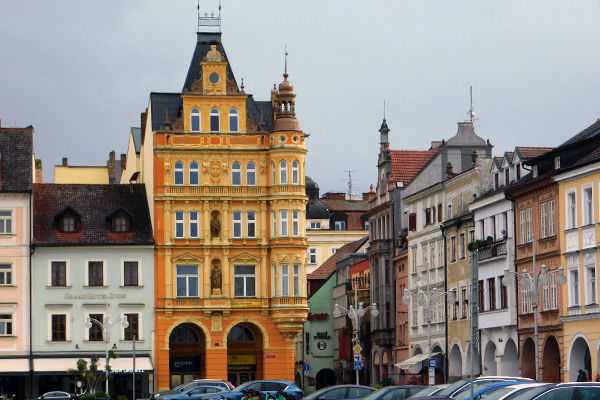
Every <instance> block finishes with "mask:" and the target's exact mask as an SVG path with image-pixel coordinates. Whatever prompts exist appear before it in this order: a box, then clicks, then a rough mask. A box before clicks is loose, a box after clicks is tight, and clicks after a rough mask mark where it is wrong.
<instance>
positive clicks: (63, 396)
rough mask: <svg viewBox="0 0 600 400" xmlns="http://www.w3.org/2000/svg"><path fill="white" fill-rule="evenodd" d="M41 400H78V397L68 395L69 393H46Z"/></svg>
mask: <svg viewBox="0 0 600 400" xmlns="http://www.w3.org/2000/svg"><path fill="white" fill-rule="evenodd" d="M38 399H40V400H76V399H77V395H74V394H71V393H67V392H48V393H44V394H43V395H41V396H40V397H38Z"/></svg>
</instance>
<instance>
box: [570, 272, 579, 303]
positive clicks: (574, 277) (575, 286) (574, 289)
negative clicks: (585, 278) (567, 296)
mask: <svg viewBox="0 0 600 400" xmlns="http://www.w3.org/2000/svg"><path fill="white" fill-rule="evenodd" d="M569 275H570V278H571V279H570V280H571V306H578V305H579V271H578V270H577V268H575V269H573V270H571V271H569Z"/></svg>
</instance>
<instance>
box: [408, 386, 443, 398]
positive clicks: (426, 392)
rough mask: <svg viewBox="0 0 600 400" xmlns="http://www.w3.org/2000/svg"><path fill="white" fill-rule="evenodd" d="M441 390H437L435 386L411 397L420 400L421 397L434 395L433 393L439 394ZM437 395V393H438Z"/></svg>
mask: <svg viewBox="0 0 600 400" xmlns="http://www.w3.org/2000/svg"><path fill="white" fill-rule="evenodd" d="M439 390H440V388H437V387H435V386H431V387H428V388H425V389H423V390H421V391H419V392H417V394H414V395H412V396H410V397H411V398H412V399H418V398H419V397H427V396H429V395H430V394H433V393H435V392H437V391H439ZM436 395H437V393H436Z"/></svg>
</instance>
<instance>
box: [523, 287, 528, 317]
mask: <svg viewBox="0 0 600 400" xmlns="http://www.w3.org/2000/svg"><path fill="white" fill-rule="evenodd" d="M527 293H528V290H527V287H526V286H525V285H523V286H521V313H522V314H528V313H529V304H528V303H527V302H528V300H529V296H528V295H527Z"/></svg>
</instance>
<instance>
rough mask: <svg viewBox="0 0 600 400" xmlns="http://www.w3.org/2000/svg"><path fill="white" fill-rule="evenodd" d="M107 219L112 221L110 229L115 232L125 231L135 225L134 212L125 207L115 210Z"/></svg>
mask: <svg viewBox="0 0 600 400" xmlns="http://www.w3.org/2000/svg"><path fill="white" fill-rule="evenodd" d="M106 220H107V221H109V222H110V230H111V231H112V232H114V233H125V232H129V231H130V230H131V227H132V226H133V214H132V213H130V212H129V211H127V210H126V209H124V208H123V207H119V208H117V209H116V210H115V211H113V212H112V213H111V214H110V215H109V216H108V217H106Z"/></svg>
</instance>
